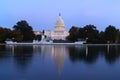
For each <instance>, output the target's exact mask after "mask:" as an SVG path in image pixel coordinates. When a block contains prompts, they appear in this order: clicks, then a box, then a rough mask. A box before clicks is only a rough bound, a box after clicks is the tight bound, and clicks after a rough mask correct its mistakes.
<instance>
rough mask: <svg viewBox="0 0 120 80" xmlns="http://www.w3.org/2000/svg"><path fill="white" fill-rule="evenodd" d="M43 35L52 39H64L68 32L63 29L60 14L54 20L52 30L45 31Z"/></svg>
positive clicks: (63, 25)
mask: <svg viewBox="0 0 120 80" xmlns="http://www.w3.org/2000/svg"><path fill="white" fill-rule="evenodd" d="M45 35H46V36H47V38H48V39H52V40H66V37H67V36H68V35H69V33H68V31H66V30H65V24H64V21H63V19H62V17H61V15H60V14H59V17H58V20H57V21H56V24H55V29H54V30H53V31H45Z"/></svg>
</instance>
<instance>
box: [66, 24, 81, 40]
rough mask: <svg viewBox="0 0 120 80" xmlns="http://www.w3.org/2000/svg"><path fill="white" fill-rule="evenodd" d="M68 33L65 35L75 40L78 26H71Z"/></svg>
mask: <svg viewBox="0 0 120 80" xmlns="http://www.w3.org/2000/svg"><path fill="white" fill-rule="evenodd" d="M69 34H70V35H69V36H68V37H67V39H68V40H69V41H72V42H75V41H77V39H78V35H79V28H78V27H76V26H72V28H71V29H70V30H69Z"/></svg>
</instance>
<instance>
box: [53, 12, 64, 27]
mask: <svg viewBox="0 0 120 80" xmlns="http://www.w3.org/2000/svg"><path fill="white" fill-rule="evenodd" d="M55 28H56V29H65V24H64V21H63V19H62V17H61V15H60V14H59V17H58V20H57V22H56V25H55Z"/></svg>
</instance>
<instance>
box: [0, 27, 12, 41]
mask: <svg viewBox="0 0 120 80" xmlns="http://www.w3.org/2000/svg"><path fill="white" fill-rule="evenodd" d="M10 32H11V30H10V29H7V28H2V27H0V42H2V43H3V42H4V41H5V40H6V39H7V38H9V37H10V36H9V34H10Z"/></svg>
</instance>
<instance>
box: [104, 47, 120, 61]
mask: <svg viewBox="0 0 120 80" xmlns="http://www.w3.org/2000/svg"><path fill="white" fill-rule="evenodd" d="M107 47H108V48H109V51H107V52H106V54H104V56H105V59H106V60H107V62H108V63H114V62H115V61H116V60H117V59H118V58H119V56H120V53H119V52H120V50H119V49H118V48H119V47H118V46H107Z"/></svg>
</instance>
